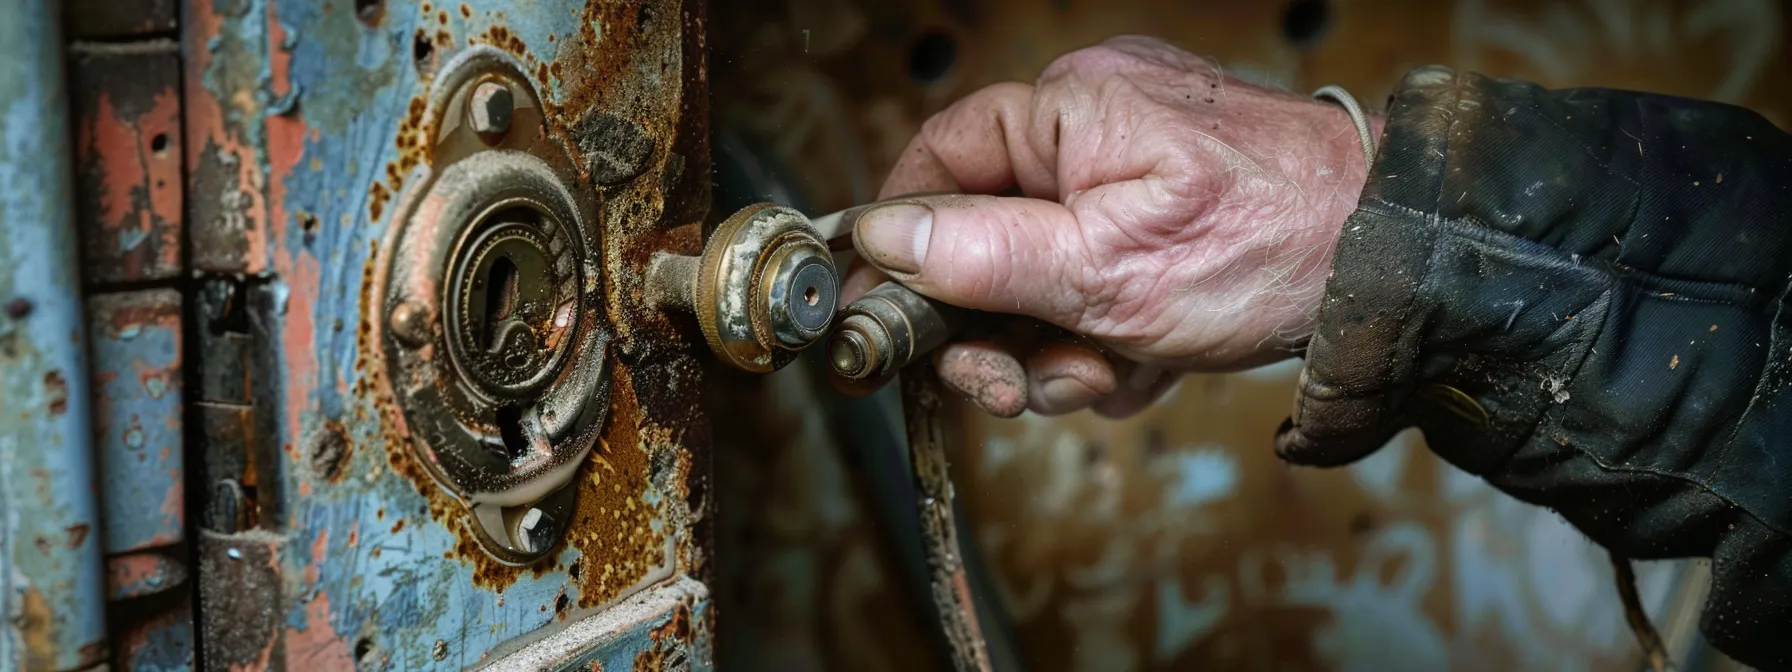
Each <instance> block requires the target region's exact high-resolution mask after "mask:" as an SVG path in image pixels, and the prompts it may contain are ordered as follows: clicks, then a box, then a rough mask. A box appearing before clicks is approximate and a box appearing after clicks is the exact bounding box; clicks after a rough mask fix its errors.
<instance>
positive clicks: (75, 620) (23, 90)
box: [0, 0, 106, 670]
mask: <svg viewBox="0 0 1792 672" xmlns="http://www.w3.org/2000/svg"><path fill="white" fill-rule="evenodd" d="M53 5H54V3H50V2H46V1H44V0H6V2H4V3H0V16H4V17H6V18H5V20H4V21H0V91H5V92H6V96H5V97H4V99H0V409H3V412H0V667H22V668H26V669H33V670H39V669H44V670H66V669H76V668H81V667H86V666H88V665H92V664H94V663H98V662H100V661H103V660H105V658H106V642H105V632H106V630H105V618H104V615H105V612H104V587H103V586H104V583H103V580H102V577H101V573H100V535H99V534H98V531H99V529H98V528H99V510H98V508H99V507H98V503H97V502H96V501H95V490H94V465H93V442H92V435H91V434H90V433H89V419H90V409H89V403H88V394H87V390H88V377H87V353H86V347H87V342H86V333H85V332H86V329H85V315H83V313H82V310H81V295H80V287H81V286H80V278H79V275H78V272H77V266H76V253H75V250H76V247H75V227H74V212H73V202H74V187H73V171H72V170H71V168H70V165H69V159H70V157H71V156H72V153H71V152H70V147H69V141H68V139H69V134H68V131H69V129H68V124H67V123H66V120H65V115H66V112H67V104H68V101H67V97H66V96H65V91H64V83H63V72H62V43H61V41H60V40H61V31H60V30H58V27H57V24H58V23H59V21H58V18H57V16H56V14H55V8H54V6H53Z"/></svg>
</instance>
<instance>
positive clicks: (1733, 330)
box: [1276, 67, 1792, 669]
mask: <svg viewBox="0 0 1792 672" xmlns="http://www.w3.org/2000/svg"><path fill="white" fill-rule="evenodd" d="M1789 277H1792V137H1789V136H1788V135H1787V134H1786V133H1785V132H1783V131H1781V130H1779V129H1778V128H1775V127H1774V126H1773V125H1772V124H1771V123H1769V122H1767V121H1766V120H1765V119H1763V118H1762V117H1760V116H1758V115H1756V114H1754V113H1752V112H1749V111H1748V110H1744V109H1741V108H1737V107H1733V106H1729V105H1722V104H1717V103H1710V102H1701V101H1695V100H1687V99H1681V98H1674V97H1669V96H1660V95H1650V94H1643V93H1636V92H1628V91H1615V90H1606V89H1574V90H1559V91H1552V90H1547V89H1543V88H1541V87H1538V86H1536V85H1534V84H1530V83H1526V82H1519V81H1511V80H1500V79H1492V78H1488V77H1482V76H1479V75H1474V74H1469V73H1457V72H1454V71H1451V70H1448V69H1443V68H1435V67H1433V68H1423V69H1419V70H1416V71H1414V72H1412V73H1411V74H1409V75H1408V76H1407V77H1406V79H1405V80H1404V81H1403V82H1402V83H1401V85H1400V87H1399V88H1398V89H1397V90H1396V92H1395V94H1394V96H1393V98H1392V100H1391V103H1390V107H1389V111H1388V123H1387V127H1386V130H1385V132H1384V134H1383V137H1382V142H1381V148H1380V151H1379V153H1378V155H1377V157H1376V159H1375V162H1374V166H1373V168H1372V170H1371V171H1370V176H1369V181H1368V185H1367V187H1366V188H1365V189H1364V192H1363V195H1362V198H1361V200H1360V202H1359V204H1358V209H1357V211H1356V212H1355V213H1354V214H1352V215H1351V216H1350V219H1349V220H1348V221H1347V222H1346V223H1345V224H1344V227H1343V229H1342V231H1341V234H1340V238H1339V241H1338V246H1337V254H1336V257H1335V259H1334V261H1333V265H1332V270H1331V276H1330V277H1329V279H1328V280H1327V284H1326V293H1325V297H1324V299H1323V303H1322V305H1321V308H1320V312H1319V319H1318V324H1317V329H1316V331H1315V333H1314V334H1313V336H1312V340H1311V341H1310V342H1309V344H1308V350H1307V362H1306V366H1305V368H1304V369H1303V371H1302V373H1301V382H1300V389H1299V392H1298V396H1297V400H1296V404H1295V412H1294V415H1293V417H1292V418H1291V419H1290V421H1289V422H1288V423H1287V424H1285V425H1284V426H1283V429H1282V431H1281V432H1280V434H1279V435H1278V436H1277V440H1276V449H1277V451H1278V453H1279V454H1280V455H1281V456H1282V457H1283V458H1284V459H1287V460H1289V461H1291V462H1296V463H1301V464H1312V465H1336V464H1343V463H1347V462H1350V461H1353V460H1355V459H1358V458H1360V457H1362V456H1364V455H1367V454H1368V453H1369V452H1371V451H1373V450H1375V449H1376V448H1378V447H1379V446H1381V445H1382V444H1383V443H1384V442H1385V441H1387V440H1388V438H1389V437H1390V436H1391V435H1392V434H1393V433H1395V432H1396V431H1398V430H1400V429H1402V428H1405V427H1412V426H1417V427H1419V428H1421V429H1422V431H1423V432H1424V434H1425V437H1426V440H1427V442H1428V443H1429V444H1430V446H1431V448H1432V449H1433V450H1434V451H1436V452H1437V453H1438V454H1439V455H1441V456H1442V457H1443V458H1444V459H1446V460H1448V461H1450V462H1451V463H1453V464H1455V465H1456V466H1458V467H1460V468H1463V469H1466V470H1468V471H1471V472H1474V473H1476V474H1479V475H1481V476H1482V477H1484V478H1486V479H1487V480H1488V481H1489V482H1491V483H1492V484H1493V485H1495V486H1497V487H1499V488H1500V489H1502V490H1504V491H1505V492H1507V493H1510V494H1511V495H1513V496H1516V497H1517V498H1519V499H1522V500H1524V501H1527V502H1531V503H1534V504H1539V505H1543V506H1547V507H1550V508H1552V509H1554V510H1556V511H1558V512H1560V513H1561V514H1562V515H1563V516H1564V517H1566V518H1567V519H1568V520H1569V521H1570V522H1572V523H1573V524H1574V525H1575V526H1577V527H1578V528H1580V529H1581V530H1582V531H1583V532H1585V533H1586V534H1587V535H1588V536H1590V537H1592V538H1593V540H1595V541H1597V542H1598V543H1600V544H1602V545H1604V546H1605V547H1607V548H1609V549H1611V550H1612V551H1614V552H1615V553H1618V554H1620V555H1623V556H1628V557H1632V558H1639V559H1648V558H1675V557H1710V558H1712V560H1713V564H1712V574H1713V584H1712V592H1711V593H1710V597H1709V598H1708V600H1707V602H1706V605H1705V610H1704V614H1703V618H1702V621H1701V624H1702V626H1703V629H1704V631H1705V633H1706V636H1707V637H1708V639H1709V640H1710V641H1711V642H1712V643H1714V644H1715V645H1716V646H1717V647H1718V648H1719V649H1721V650H1723V651H1725V652H1726V653H1729V654H1730V655H1731V656H1733V657H1735V658H1737V659H1738V660H1740V661H1743V662H1745V663H1749V664H1752V665H1755V666H1757V667H1761V668H1764V669H1786V668H1792V382H1789V378H1792V310H1788V307H1789V306H1792V302H1789V300H1788V295H1787V292H1788V278H1789Z"/></svg>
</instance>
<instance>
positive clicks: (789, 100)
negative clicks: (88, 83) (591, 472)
mask: <svg viewBox="0 0 1792 672" xmlns="http://www.w3.org/2000/svg"><path fill="white" fill-rule="evenodd" d="M710 12H711V15H712V17H711V30H710V35H711V44H710V47H711V78H712V79H711V84H712V86H713V96H714V98H713V105H714V109H715V114H716V124H715V125H716V130H717V132H718V137H719V138H720V139H721V141H720V142H718V144H717V147H718V150H717V151H718V155H719V156H718V164H719V165H724V166H727V165H733V166H735V169H734V170H733V171H732V172H729V173H728V174H727V175H723V176H721V177H720V178H719V179H720V181H722V182H724V183H725V184H722V185H720V186H719V191H721V192H724V193H727V192H729V190H730V186H731V184H732V185H733V190H734V192H736V193H743V194H745V196H744V197H753V198H772V199H775V200H781V201H785V202H789V203H792V204H796V205H798V206H799V207H802V208H804V209H805V210H807V211H809V212H811V213H812V214H818V213H821V212H829V211H833V210H838V209H841V208H844V207H847V206H850V205H854V204H857V203H860V202H864V201H866V200H869V199H870V198H872V197H873V196H874V195H875V193H876V190H877V187H878V186H879V183H880V182H881V180H882V177H883V175H884V173H885V172H886V171H887V170H888V168H889V166H890V165H891V164H892V163H893V161H894V158H895V157H896V156H897V154H898V153H899V152H900V151H901V150H902V148H903V147H904V145H905V144H906V143H907V141H908V140H909V138H910V137H911V136H912V134H913V133H914V132H915V130H916V129H917V128H918V127H919V125H920V123H921V122H922V121H923V120H925V119H926V117H927V116H928V115H929V114H930V113H932V112H934V111H937V110H938V109H940V108H941V107H943V106H944V105H946V104H948V103H950V102H951V101H953V100H955V99H956V98H958V97H960V96H962V95H964V94H966V93H968V92H970V91H973V90H975V89H977V88H979V87H981V86H984V85H987V84H990V83H993V82H998V81H1004V80H1019V81H1031V80H1032V79H1033V77H1034V76H1035V75H1036V74H1037V73H1038V72H1039V71H1040V70H1041V69H1042V68H1044V67H1045V66H1046V64H1048V63H1050V62H1051V60H1052V59H1053V58H1055V57H1056V56H1058V55H1061V54H1063V53H1066V52H1068V51H1072V50H1075V49H1077V48H1080V47H1084V46H1088V45H1091V44H1094V43H1096V42H1099V41H1100V40H1102V39H1104V38H1106V37H1109V36H1112V35H1116V34H1124V33H1139V34H1149V35H1153V36H1157V37H1160V38H1164V39H1167V40H1169V41H1171V42H1173V43H1175V44H1177V45H1179V46H1181V47H1183V48H1185V49H1188V50H1190V51H1193V52H1195V53H1199V54H1205V55H1210V56H1213V57H1215V58H1216V59H1217V60H1218V61H1219V62H1220V64H1221V65H1222V66H1223V67H1224V68H1225V69H1226V70H1227V71H1228V72H1231V73H1234V74H1236V75H1239V76H1242V77H1245V78H1248V79H1252V80H1255V81H1258V82H1263V83H1269V84H1273V85H1278V86H1283V87H1286V88H1290V89H1293V90H1297V91H1305V90H1310V89H1313V88H1316V87H1318V86H1321V85H1325V84H1341V85H1343V86H1345V87H1347V88H1349V89H1350V90H1351V91H1352V92H1354V93H1355V94H1357V97H1358V98H1359V99H1361V100H1363V101H1364V103H1365V104H1367V105H1370V106H1371V107H1377V106H1378V104H1379V102H1380V101H1381V100H1383V99H1385V97H1386V95H1387V93H1388V91H1389V90H1390V89H1391V88H1392V86H1393V85H1394V84H1395V83H1396V82H1397V81H1398V79H1399V77H1400V76H1401V75H1402V74H1403V73H1404V72H1405V71H1406V70H1407V69H1409V68H1411V67H1413V66H1417V65H1421V64H1427V63H1444V64H1448V65H1452V66H1455V67H1458V68H1464V69H1471V70H1477V71H1481V72H1485V73H1489V74H1495V75H1500V76H1509V77H1519V78H1526V79H1532V80H1536V81H1539V82H1541V83H1544V84H1545V85H1549V86H1558V87H1561V86H1589V85H1591V86H1611V87H1621V88H1634V89H1644V90H1652V91H1659V92H1666V93H1673V94H1678V95H1684V96H1691V97H1698V98H1708V99H1715V100H1721V101H1726V102H1731V103H1736V104H1740V105H1744V106H1747V107H1750V108H1753V109H1755V110H1756V111H1758V112H1760V113H1762V114H1763V115H1765V116H1767V117H1768V118H1769V119H1770V120H1773V121H1774V122H1775V123H1776V124H1779V125H1780V126H1781V127H1782V128H1785V127H1786V126H1787V122H1788V121H1792V116H1788V115H1792V41H1789V40H1788V39H1787V37H1786V36H1787V33H1788V28H1789V27H1792V26H1789V21H1792V12H1789V11H1788V9H1787V8H1786V7H1784V6H1782V5H1781V4H1780V3H1778V2H1773V1H1771V0H1705V1H1696V2H1694V1H1688V2H1668V1H1659V2H1648V1H1640V0H1639V1H1636V2H1624V1H1621V0H1535V1H1530V2H1516V1H1514V2H1502V1H1495V0H1440V1H1436V2H1423V1H1417V0H1414V1H1395V0H1370V1H1361V0H1359V1H1355V2H1351V1H1330V2H1328V1H1325V0H1296V1H1294V2H1275V1H1264V2H1210V1H1206V0H1106V1H1103V0H884V1H881V2H880V1H875V0H781V1H769V2H768V1H762V0H761V1H747V0H712V1H711V2H710ZM743 184H744V185H745V186H741V185H743ZM748 192H750V193H748ZM718 209H720V207H718ZM1296 370H1297V369H1296V368H1295V366H1294V365H1293V364H1292V363H1284V364H1282V365H1278V366H1273V367H1269V368H1267V369H1263V370H1259V371H1253V372H1248V373H1244V374H1238V375H1230V376H1192V377H1189V378H1187V379H1186V380H1184V381H1183V382H1182V383H1181V384H1180V386H1179V387H1178V388H1177V389H1176V390H1175V391H1173V392H1172V393H1171V394H1170V395H1169V398H1168V399H1166V400H1165V401H1164V402H1163V403H1161V404H1159V405H1158V406H1157V407H1155V408H1153V409H1151V410H1150V411H1148V412H1146V413H1145V414H1144V415H1142V416H1141V417H1138V418H1135V419H1131V420H1127V421H1123V422H1115V421H1107V420H1102V419H1099V418H1097V417H1095V416H1093V415H1089V414H1079V415H1073V416H1069V417H1065V418H1056V419H1047V418H1040V417H1033V416H1027V417H1023V418H1020V419H1017V420H1012V421H1001V420H993V419H990V418H988V417H986V416H982V415H980V414H978V413H975V412H964V413H960V414H959V417H958V422H957V424H958V428H959V430H960V431H961V433H962V436H963V439H964V440H963V441H962V442H961V443H962V446H961V452H960V454H959V455H958V457H957V459H956V462H955V464H954V474H953V476H954V480H955V483H956V485H957V492H958V494H959V497H960V499H961V503H962V506H963V510H964V512H965V517H966V520H965V521H964V525H965V528H966V530H967V531H968V533H969V534H970V535H971V537H972V538H973V539H974V540H975V543H976V544H977V548H976V549H975V550H977V551H978V552H979V553H980V555H981V558H980V559H981V561H982V563H984V565H985V566H986V567H987V572H986V574H985V575H983V576H982V577H981V578H982V579H983V583H984V585H985V587H986V588H987V589H988V590H989V591H991V592H992V594H993V595H994V596H996V597H995V598H992V599H993V601H999V602H1000V603H1001V606H1002V607H1003V608H1002V609H1001V611H1002V612H1003V613H1004V615H1005V618H1004V619H1003V621H1004V623H1003V624H1002V625H1001V627H1000V628H998V630H997V632H994V633H992V638H993V639H994V640H996V641H994V642H993V644H994V645H995V646H997V647H998V648H1000V649H1002V651H998V656H997V657H998V660H999V661H1000V660H1003V656H1005V655H1006V656H1011V658H1008V659H1007V660H1008V661H1009V662H1019V663H1021V664H1024V665H1025V666H1026V668H1027V669H1031V670H1142V669H1197V668H1210V669H1263V670H1271V669H1274V670H1283V669H1363V670H1387V669H1445V668H1450V669H1489V670H1494V669H1500V670H1503V669H1543V670H1554V669H1563V670H1568V669H1637V668H1638V664H1639V663H1638V660H1639V659H1638V656H1637V654H1636V644H1635V640H1634V639H1633V637H1632V636H1631V634H1630V632H1629V630H1628V629H1627V628H1626V626H1625V625H1624V620H1623V615H1622V613H1621V611H1620V609H1619V607H1618V603H1617V595H1616V589H1615V588H1614V586H1613V582H1612V570H1611V567H1610V564H1609V560H1608V559H1607V557H1606V554H1605V553H1604V552H1603V551H1601V550H1599V549H1597V548H1596V547H1593V546H1592V545H1590V544H1589V543H1588V542H1587V541H1585V539H1584V538H1583V537H1581V536H1580V535H1579V534H1578V533H1576V532H1574V531H1573V530H1572V529H1571V528H1569V527H1568V526H1567V525H1566V524H1565V523H1563V522H1561V520H1560V519H1559V518H1558V517H1556V516H1555V515H1554V514H1552V513H1550V512H1548V511H1546V510H1541V509H1534V508H1531V507H1528V506H1526V505H1522V504H1519V503H1517V502H1515V501H1512V500H1510V499H1508V498H1506V497H1504V496H1503V495H1501V494H1499V493H1497V492H1496V491H1494V490H1492V489H1491V488H1489V487H1487V486H1486V485H1484V484H1482V483H1481V482H1480V481H1479V480H1478V479H1474V478H1472V477H1468V476H1465V475H1463V474H1460V473H1457V472H1455V471H1454V470H1452V469H1451V468H1449V467H1448V466H1446V465H1444V464H1443V463H1442V462H1440V461H1439V460H1437V459H1435V458H1433V457H1431V455H1430V454H1429V452H1428V451H1426V450H1425V448H1424V446H1423V444H1422V441H1421V440H1419V439H1418V438H1417V437H1413V436H1403V437H1401V438H1400V439H1398V440H1396V441H1395V443H1394V445H1392V446H1390V447H1389V449H1387V450H1384V451H1382V452H1381V453H1379V454H1377V455H1376V456H1374V457H1372V458H1370V459H1368V460H1366V461H1364V462H1362V463H1359V464H1357V465H1354V466H1352V467H1349V468H1346V469H1340V470H1332V471H1319V470H1306V469H1292V468H1289V467H1286V466H1284V465H1282V464H1281V463H1280V462H1278V461H1277V460H1276V459H1275V457H1274V456H1273V454H1272V453H1271V451H1270V444H1269V439H1270V436H1271V432H1272V431H1273V429H1274V427H1275V426H1276V424H1277V423H1279V422H1280V421H1281V420H1282V418H1283V417H1285V416H1286V414H1287V412H1288V408H1289V405H1290V401H1291V400H1292V398H1293V379H1294V374H1295V372H1296ZM815 382H816V381H815V379H814V376H813V372H812V371H810V370H805V369H804V368H803V367H801V366H799V367H796V368H794V369H793V370H789V371H786V372H783V373H780V374H779V375H777V376H773V377H772V378H770V379H768V380H765V381H730V382H728V383H725V384H724V385H723V386H722V389H720V390H718V395H717V396H716V398H717V399H719V400H725V403H726V406H725V407H724V406H718V409H717V413H716V417H717V423H718V425H717V429H718V431H717V439H718V444H720V445H718V450H717V457H716V468H717V486H718V490H717V492H718V494H717V496H718V497H719V498H720V506H719V507H718V510H719V512H720V516H721V520H720V523H719V525H718V539H719V541H718V544H719V546H720V552H719V553H718V558H720V561H721V563H722V565H721V567H720V569H719V573H720V582H719V585H720V587H719V589H718V590H719V595H718V600H719V605H720V608H721V612H720V613H721V616H720V619H719V623H720V627H721V632H720V635H719V637H720V654H721V657H722V659H721V661H720V662H721V664H722V665H723V666H724V667H725V668H726V669H767V670H822V669H826V670H909V669H931V668H933V667H936V666H938V665H940V664H941V662H942V661H941V659H940V658H938V656H937V653H936V650H935V648H934V647H935V646H936V645H937V640H936V639H935V635H934V633H933V631H932V627H933V626H932V620H931V619H932V614H931V612H930V607H929V606H928V604H927V603H926V602H925V601H924V596H923V595H921V594H920V593H919V592H918V590H917V589H915V588H914V587H913V585H912V581H913V576H914V574H913V571H914V568H913V563H914V562H916V561H917V560H916V559H915V558H912V557H909V554H907V553H906V552H905V550H904V547H903V546H902V543H901V539H900V537H901V533H900V532H894V531H893V530H896V529H897V528H899V527H900V524H901V522H903V519H902V516H903V515H905V514H907V513H909V512H911V509H905V508H903V506H904V505H905V504H904V502H902V501H900V495H901V494H902V491H901V488H900V484H901V482H902V480H903V479H904V478H906V477H905V476H904V475H903V474H902V473H900V469H899V468H900V458H899V457H892V456H891V455H890V454H889V453H890V452H892V449H891V446H897V447H899V446H900V444H899V443H895V442H896V441H899V440H900V437H894V438H893V437H891V436H887V434H888V431H887V430H884V429H876V428H878V427H883V425H878V424H877V423H876V422H873V421H872V420H875V419H878V418H882V419H883V420H886V421H887V420H888V417H889V412H890V409H889V408H888V406H887V405H883V406H879V405H878V404H876V403H862V404H858V405H853V406H850V407H842V406H841V405H840V402H838V401H837V400H833V399H830V396H831V395H829V394H828V393H826V392H824V391H823V390H822V388H820V387H818V386H817V385H816V384H815ZM885 401H887V400H885ZM718 403H721V402H718ZM879 414H881V415H879ZM868 428H871V429H868ZM866 432H871V433H872V434H873V435H874V436H870V438H867V437H868V435H867V434H866ZM878 432H882V434H879V433H878ZM892 459H894V460H896V461H894V462H892V461H891V460H892ZM906 506H910V507H912V501H911V502H908V503H906ZM892 537H895V538H896V539H895V540H894V541H892ZM1702 571H1703V567H1701V566H1700V565H1699V564H1698V563H1649V564H1645V565H1643V566H1641V567H1640V568H1639V582H1640V584H1641V589H1642V594H1643V597H1644V599H1645V601H1646V602H1648V603H1649V606H1650V609H1651V613H1652V614H1654V616H1655V619H1656V622H1657V624H1658V625H1659V626H1661V627H1662V628H1663V630H1664V631H1665V633H1666V634H1667V635H1668V636H1669V638H1670V640H1672V641H1671V643H1674V644H1676V645H1678V646H1681V647H1682V650H1684V646H1685V643H1686V642H1687V641H1689V639H1688V637H1689V635H1688V633H1689V632H1690V625H1691V620H1690V619H1692V618H1694V617H1695V616H1696V605H1697V603H1698V601H1699V599H1700V591H1701V590H1702V577H1701V575H1700V573H1701V572H1702Z"/></svg>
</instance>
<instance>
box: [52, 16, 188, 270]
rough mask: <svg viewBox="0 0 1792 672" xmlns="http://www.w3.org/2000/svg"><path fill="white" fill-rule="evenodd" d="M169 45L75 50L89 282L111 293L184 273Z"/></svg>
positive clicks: (81, 216) (174, 64) (174, 73)
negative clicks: (114, 286)
mask: <svg viewBox="0 0 1792 672" xmlns="http://www.w3.org/2000/svg"><path fill="white" fill-rule="evenodd" d="M174 48H175V45H174V43H172V42H150V43H148V44H147V45H145V46H134V45H133V46H107V47H90V48H86V49H81V50H76V51H75V53H74V58H73V59H72V61H71V64H70V73H69V77H70V80H71V86H72V90H73V94H74V100H73V101H72V102H73V104H74V106H75V110H76V113H77V114H78V118H77V120H76V122H75V124H76V143H75V151H76V161H77V163H76V166H77V168H76V172H77V183H76V189H77V190H78V193H79V196H80V197H79V199H78V200H77V207H76V212H77V217H78V224H79V226H80V229H81V237H82V249H83V252H84V254H83V259H82V263H83V273H84V275H85V276H86V278H85V279H86V280H87V282H88V283H90V284H93V283H98V284H108V283H120V282H135V281H143V280H163V279H168V278H173V277H176V276H178V275H179V274H180V271H181V237H182V235H183V233H184V230H183V227H182V222H183V216H182V208H183V201H182V195H181V180H182V177H181V153H180V146H181V128H180V119H181V106H180V96H179V90H178V88H177V87H178V85H179V80H180V64H179V58H178V56H177V54H176V53H175V52H174Z"/></svg>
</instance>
